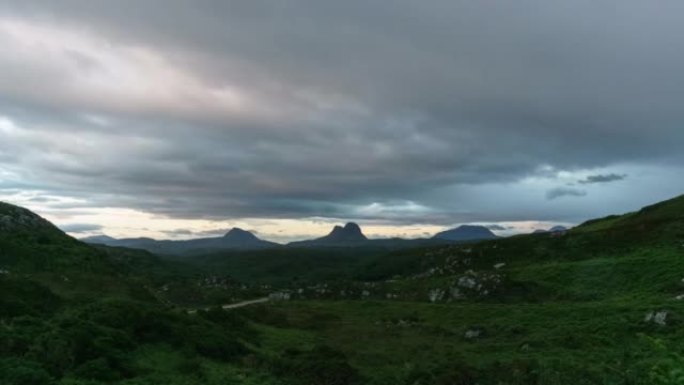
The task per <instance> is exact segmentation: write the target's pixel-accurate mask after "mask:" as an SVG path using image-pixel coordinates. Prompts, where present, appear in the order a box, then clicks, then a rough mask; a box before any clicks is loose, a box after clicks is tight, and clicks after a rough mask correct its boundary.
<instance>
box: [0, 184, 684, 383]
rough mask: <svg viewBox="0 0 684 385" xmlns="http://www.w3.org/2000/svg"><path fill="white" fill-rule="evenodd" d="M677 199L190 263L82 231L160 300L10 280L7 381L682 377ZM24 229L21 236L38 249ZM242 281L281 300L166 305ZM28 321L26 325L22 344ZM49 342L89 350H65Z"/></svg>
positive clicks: (1, 359) (681, 234) (681, 224)
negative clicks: (440, 238) (577, 216)
mask: <svg viewBox="0 0 684 385" xmlns="http://www.w3.org/2000/svg"><path fill="white" fill-rule="evenodd" d="M683 202H684V198H683V197H679V198H675V199H673V200H670V201H666V202H662V203H659V204H656V205H653V206H649V207H646V208H644V209H642V210H639V211H635V212H633V213H629V214H625V215H619V216H612V217H609V218H603V219H598V220H593V221H588V222H586V223H585V224H583V225H581V226H578V227H576V228H574V229H571V230H568V231H560V232H545V233H537V234H528V235H520V236H515V237H510V238H497V239H493V240H484V241H480V242H475V243H449V244H441V245H430V244H422V245H420V244H418V245H419V246H421V247H419V248H411V249H398V250H397V249H395V250H387V249H382V248H376V247H353V248H349V247H332V248H301V249H299V248H278V249H273V250H270V249H266V250H256V251H250V250H242V251H223V252H220V253H215V254H207V255H202V256H197V257H195V258H192V261H193V262H194V263H193V265H192V266H190V265H186V264H185V263H184V262H182V261H185V260H186V259H187V258H178V259H177V260H176V261H175V262H169V259H168V258H160V257H158V256H155V255H153V254H150V253H148V252H144V251H140V250H130V249H120V248H109V247H104V246H101V247H98V248H95V249H94V248H91V247H89V246H86V245H82V244H79V243H78V242H77V241H74V240H71V241H69V242H76V243H75V245H77V246H78V247H84V248H86V249H88V250H91V252H94V253H99V254H98V255H101V256H102V258H105V261H108V263H110V264H111V266H112V267H113V268H114V269H115V272H116V275H119V276H121V280H123V281H125V282H128V284H129V285H131V286H135V285H145V286H148V287H154V288H155V289H154V290H151V291H150V292H149V293H150V294H152V296H147V297H144V296H140V297H139V298H136V297H133V296H131V295H129V294H126V292H125V291H121V290H119V289H116V288H115V287H113V288H108V289H107V290H109V291H110V294H106V295H103V294H100V297H101V298H100V299H93V298H91V299H89V300H83V299H81V300H79V301H74V300H73V299H71V298H69V297H64V296H63V295H61V294H60V292H59V291H55V290H53V288H52V285H51V284H44V283H43V282H42V281H41V279H42V278H39V277H38V278H32V279H30V280H28V279H24V278H21V277H19V276H0V289H2V290H3V297H2V301H3V302H2V303H0V305H2V306H0V309H2V311H0V321H2V325H10V328H11V329H2V328H0V369H3V370H2V371H0V379H1V380H6V379H7V378H13V380H12V381H14V382H7V380H6V382H7V383H8V384H10V385H19V384H21V385H24V384H25V383H26V382H20V381H19V380H17V379H18V378H21V376H22V373H26V372H31V373H33V375H34V376H43V377H35V378H43V382H40V381H38V382H35V381H34V382H31V384H38V385H52V384H53V382H51V381H52V380H54V379H58V380H60V381H62V382H58V384H59V385H66V384H69V385H72V384H79V385H81V382H74V381H88V382H86V383H87V384H88V385H102V384H120V385H130V384H136V385H137V384H156V383H169V384H214V383H215V384H219V383H252V384H296V385H311V384H340V385H344V384H406V385H409V384H410V385H416V384H426V385H427V384H430V385H431V384H443V385H447V384H462V385H475V384H478V385H502V384H510V385H513V384H537V385H556V384H587V385H589V384H592V385H593V384H596V385H599V384H601V385H605V384H611V385H612V384H616V385H617V384H643V385H665V384H677V383H680V382H679V377H678V374H677V373H679V372H678V370H679V368H681V367H684V349H682V348H681V347H682V346H684V333H682V332H681V331H680V329H681V325H682V324H683V323H684V283H683V282H684V275H683V274H684V273H683V272H684V204H683ZM24 215H28V214H26V213H25V212H24ZM20 222H22V223H23V222H24V221H23V220H21V221H20ZM29 222H35V224H36V225H37V227H31V229H33V230H35V231H36V232H38V233H40V232H42V231H46V232H50V233H52V234H53V236H54V237H57V238H58V239H62V240H63V241H64V242H67V240H68V239H70V238H68V237H66V238H64V237H65V236H64V235H63V234H62V235H59V234H60V233H61V232H59V231H58V230H57V231H56V232H55V231H54V229H53V230H48V229H52V228H53V227H52V226H51V225H49V224H47V223H45V222H43V221H40V220H39V219H34V220H31V221H29ZM16 234H23V233H22V232H21V231H19V232H17V233H16ZM28 239H29V238H27V239H24V242H23V243H17V244H18V245H23V246H20V247H19V246H18V247H19V248H21V247H26V250H28V249H31V248H32V247H36V246H35V245H32V244H31V243H27V242H28V241H27V240H28ZM30 239H31V242H34V241H36V240H37V238H30ZM24 252H27V251H24ZM27 253H28V252H27ZM54 257H55V258H58V259H59V257H60V256H59V255H55V256H54ZM184 272H187V273H188V274H184ZM208 272H211V273H212V274H213V276H211V277H209V276H206V274H207V273H208ZM88 274H90V276H91V277H92V278H93V279H97V280H100V279H102V276H100V275H97V274H95V273H88ZM228 276H232V277H233V278H227V277H228ZM199 277H202V278H201V279H199V280H197V278H199ZM222 277H223V278H222ZM101 282H104V281H101ZM249 282H255V283H256V282H259V285H256V286H258V288H257V287H254V288H248V284H249ZM72 283H73V284H74V285H81V283H80V282H75V281H72ZM82 289H90V286H83V287H82ZM234 289H236V290H238V291H231V290H234ZM254 289H259V290H263V291H261V292H260V291H258V290H254ZM250 290H253V291H250ZM239 292H241V293H242V294H247V295H252V296H253V297H252V298H258V297H260V296H264V295H266V294H269V293H270V294H271V296H270V297H271V301H270V302H269V303H267V304H262V305H252V306H249V307H245V308H239V309H233V310H227V311H218V310H215V311H211V312H208V313H205V312H203V311H200V312H199V313H198V314H197V315H195V316H189V315H187V314H185V312H177V311H172V310H170V309H169V308H167V306H168V305H176V306H179V305H180V306H198V305H201V304H202V302H201V301H206V302H205V303H206V304H212V303H213V304H216V303H220V302H212V301H217V300H220V299H221V298H223V299H224V300H226V301H229V300H232V301H238V299H237V297H235V295H240V294H236V293H239ZM100 293H102V290H101V291H100ZM248 293H249V294H248ZM161 300H163V301H162V303H160V302H159V301H161ZM184 301H186V302H184ZM22 317H24V318H22ZM25 317H31V318H30V319H31V320H32V321H31V322H29V323H28V324H27V323H26V320H25ZM27 325H28V326H27ZM35 325H39V326H38V327H37V328H36V326H35ZM70 325H71V326H70ZM73 325H79V326H77V327H76V326H73ZM7 330H11V332H8V331H7ZM54 331H57V333H56V334H55V333H54ZM17 333H18V334H19V335H23V336H28V337H26V338H25V339H24V340H21V341H23V342H17V340H16V338H15V337H14V336H15V335H17ZM83 333H85V335H87V336H88V337H87V338H80V337H79V336H81V335H84V334H83ZM57 336H59V337H57ZM50 338H52V340H50ZM46 340H48V341H51V342H50V344H48V345H45V344H43V343H42V341H46ZM112 340H116V341H125V342H123V343H121V344H110V343H109V342H107V341H112ZM8 346H12V349H13V350H9V348H7V347H8ZM46 346H74V347H77V348H78V349H80V350H69V349H66V350H65V351H60V353H59V355H55V354H54V353H52V351H50V350H46V349H47V348H46ZM2 349H4V350H2ZM74 349H76V348H74ZM82 351H83V352H89V353H78V354H77V352H82ZM32 352H33V353H32ZM35 352H38V353H40V354H38V355H37V354H35ZM93 352H94V353H93ZM57 357H65V359H64V360H60V359H58V358H57ZM100 357H106V359H105V360H104V361H103V360H101V359H100ZM17 368H19V369H17ZM7 373H10V374H12V376H14V377H9V375H8V374H7ZM2 376H5V377H2ZM22 381H23V380H22ZM65 381H66V382H65ZM3 384H4V383H3Z"/></svg>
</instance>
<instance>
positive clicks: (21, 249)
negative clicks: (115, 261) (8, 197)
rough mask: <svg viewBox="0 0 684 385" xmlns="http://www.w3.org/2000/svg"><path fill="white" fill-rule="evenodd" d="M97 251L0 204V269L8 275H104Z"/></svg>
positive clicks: (104, 263)
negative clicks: (101, 273)
mask: <svg viewBox="0 0 684 385" xmlns="http://www.w3.org/2000/svg"><path fill="white" fill-rule="evenodd" d="M107 265H108V263H107V261H106V260H105V258H104V256H103V255H102V254H101V253H99V252H98V251H97V250H95V249H93V248H92V247H89V246H88V245H86V244H83V243H81V242H79V241H77V240H76V239H74V238H72V237H70V236H68V235H67V234H65V233H64V232H62V231H61V230H60V229H58V228H57V227H56V226H55V225H53V224H52V223H50V222H49V221H47V220H46V219H44V218H42V217H40V216H39V215H37V214H35V213H33V212H31V211H30V210H27V209H25V208H22V207H18V206H14V205H11V204H8V203H3V202H0V269H3V270H10V271H24V272H35V271H51V272H64V271H67V270H80V271H105V270H107V269H108V268H109V266H107Z"/></svg>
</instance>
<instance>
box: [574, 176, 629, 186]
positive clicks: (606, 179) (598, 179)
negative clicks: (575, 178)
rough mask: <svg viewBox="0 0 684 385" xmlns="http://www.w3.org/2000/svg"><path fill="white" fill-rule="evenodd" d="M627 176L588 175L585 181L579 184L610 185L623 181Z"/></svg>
mask: <svg viewBox="0 0 684 385" xmlns="http://www.w3.org/2000/svg"><path fill="white" fill-rule="evenodd" d="M625 178H627V174H598V175H589V176H588V177H586V178H585V179H582V180H580V181H579V183H581V184H593V183H610V182H617V181H621V180H625Z"/></svg>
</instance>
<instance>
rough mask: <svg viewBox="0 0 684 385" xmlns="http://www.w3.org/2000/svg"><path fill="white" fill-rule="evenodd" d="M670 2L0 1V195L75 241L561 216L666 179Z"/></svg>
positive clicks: (676, 4)
mask: <svg viewBox="0 0 684 385" xmlns="http://www.w3.org/2000/svg"><path fill="white" fill-rule="evenodd" d="M683 14H684V2H681V1H666V0H663V1H652V2H650V1H649V2H644V1H635V0H612V1H602V0H591V1H589V0H577V1H571V2H569V1H556V0H535V1H531V0H519V1H515V2H513V1H508V0H482V1H459V0H423V1H413V0H410V1H409V0H394V1H375V0H347V1H335V2H331V1H320V0H290V1H287V2H283V1H275V0H251V1H230V0H226V1H217V0H192V1H191V0H118V1H106V0H0V47H2V49H1V50H0V200H3V201H7V202H10V203H14V204H19V205H22V206H26V207H28V208H30V209H33V210H35V211H36V212H38V213H39V214H41V215H43V216H44V217H46V218H48V219H50V220H52V221H53V222H55V223H56V224H57V225H58V226H60V227H61V228H62V229H64V230H65V231H67V232H69V233H70V234H72V235H74V236H79V237H80V236H86V235H95V234H103V233H104V234H107V235H110V236H115V237H136V236H150V237H155V238H168V239H187V238H194V237H200V236H210V235H219V234H221V233H222V232H224V231H226V230H227V229H229V228H231V227H236V226H237V227H242V228H245V229H249V230H252V231H254V232H255V233H257V234H258V235H259V236H261V237H263V238H265V239H269V240H274V241H279V242H287V241H290V240H297V239H304V238H308V237H312V236H318V235H323V234H325V233H327V232H328V231H330V229H331V227H332V225H334V224H340V223H344V222H346V221H356V222H358V223H359V224H361V225H362V226H363V228H364V231H365V232H366V233H367V235H369V236H372V237H388V236H404V237H424V236H428V235H431V234H433V233H434V232H436V231H439V230H443V229H445V228H448V227H452V226H456V225H459V224H465V223H474V224H483V225H487V226H489V227H491V228H492V229H494V230H495V232H497V233H498V234H501V235H507V234H513V233H518V232H528V231H532V230H534V229H536V228H544V227H550V226H552V225H555V224H565V225H574V224H578V223H581V222H582V221H584V220H587V219H590V218H595V217H600V216H605V215H608V214H614V213H622V212H627V211H632V210H635V209H638V208H640V207H641V206H644V205H647V204H650V203H654V202H657V201H660V200H663V199H667V198H671V197H674V196H677V195H680V194H682V193H683V192H684V178H682V166H684V151H682V148H683V147H684V126H683V125H684V108H682V105H684V75H683V73H682V68H684V40H682V39H681V36H682V35H683V34H684V23H682V16H681V15H683Z"/></svg>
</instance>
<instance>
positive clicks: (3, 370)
mask: <svg viewBox="0 0 684 385" xmlns="http://www.w3.org/2000/svg"><path fill="white" fill-rule="evenodd" d="M0 383H1V384H3V385H51V384H52V377H51V376H50V374H49V373H48V372H47V371H46V370H45V369H43V368H42V367H41V366H40V364H38V363H36V362H32V361H27V360H24V359H20V358H5V359H2V360H0Z"/></svg>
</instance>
